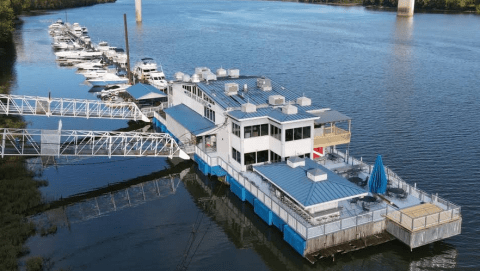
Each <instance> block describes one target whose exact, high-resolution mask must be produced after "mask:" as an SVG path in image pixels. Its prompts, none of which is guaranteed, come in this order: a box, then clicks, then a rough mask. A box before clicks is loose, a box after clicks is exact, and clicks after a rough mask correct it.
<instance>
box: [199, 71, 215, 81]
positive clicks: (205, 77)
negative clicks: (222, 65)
mask: <svg viewBox="0 0 480 271" xmlns="http://www.w3.org/2000/svg"><path fill="white" fill-rule="evenodd" d="M202 79H203V80H207V81H211V80H217V76H216V75H215V74H214V73H212V72H210V71H208V72H203V73H202Z"/></svg>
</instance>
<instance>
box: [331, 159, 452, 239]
mask: <svg viewBox="0 0 480 271" xmlns="http://www.w3.org/2000/svg"><path fill="white" fill-rule="evenodd" d="M333 152H334V153H335V154H337V155H339V156H341V157H342V158H343V159H344V160H345V163H347V164H351V165H360V167H361V168H362V170H363V169H368V173H371V172H372V170H373V167H372V166H371V165H368V164H366V163H364V162H363V161H360V160H358V159H355V158H354V157H352V156H348V157H347V155H345V154H344V153H343V152H340V151H338V150H334V151H333ZM384 169H385V174H386V175H387V179H388V182H389V186H390V187H392V188H401V189H403V190H404V191H405V192H406V193H407V194H409V195H411V196H413V197H416V198H418V199H419V200H420V201H422V202H425V203H427V202H428V203H432V204H434V205H436V206H438V207H440V208H441V209H442V211H440V212H438V213H435V214H430V215H425V216H422V217H418V218H412V217H410V216H408V215H406V214H404V213H401V210H398V209H397V208H395V207H393V206H387V207H388V209H387V211H386V213H387V215H388V217H389V218H390V219H392V220H394V221H396V222H397V223H399V224H400V225H402V226H404V227H405V228H407V229H410V230H418V229H422V228H426V227H430V226H433V225H437V224H440V223H444V222H448V221H451V220H455V219H457V218H459V217H460V216H461V207H460V206H457V205H455V204H453V203H451V202H449V201H447V200H445V199H442V198H440V197H439V196H437V195H434V194H429V193H427V192H425V191H423V190H420V189H418V188H417V187H415V186H411V185H410V184H408V183H407V182H405V181H404V180H403V179H402V178H400V176H398V175H397V174H396V173H395V172H394V171H393V170H391V169H390V168H388V167H387V166H384Z"/></svg>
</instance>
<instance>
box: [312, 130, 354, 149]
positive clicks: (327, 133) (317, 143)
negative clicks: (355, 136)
mask: <svg viewBox="0 0 480 271" xmlns="http://www.w3.org/2000/svg"><path fill="white" fill-rule="evenodd" d="M351 135H352V134H351V133H350V132H349V131H347V130H344V129H341V128H338V127H335V126H334V127H328V128H324V129H323V134H322V135H315V138H314V141H313V146H314V148H318V147H327V146H334V145H341V144H348V143H350V138H351Z"/></svg>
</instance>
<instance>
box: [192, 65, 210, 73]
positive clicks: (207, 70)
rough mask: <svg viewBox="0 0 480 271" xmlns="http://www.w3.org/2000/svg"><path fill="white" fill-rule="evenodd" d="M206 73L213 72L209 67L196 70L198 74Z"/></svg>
mask: <svg viewBox="0 0 480 271" xmlns="http://www.w3.org/2000/svg"><path fill="white" fill-rule="evenodd" d="M204 72H211V71H210V69H209V68H207V67H197V68H195V73H196V74H202V73H204Z"/></svg>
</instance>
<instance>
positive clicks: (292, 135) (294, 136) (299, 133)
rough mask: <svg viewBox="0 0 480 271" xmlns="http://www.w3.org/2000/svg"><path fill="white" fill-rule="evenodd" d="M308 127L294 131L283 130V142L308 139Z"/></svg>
mask: <svg viewBox="0 0 480 271" xmlns="http://www.w3.org/2000/svg"><path fill="white" fill-rule="evenodd" d="M310 131H311V127H310V126H305V127H298V128H295V129H287V130H285V141H292V140H299V139H305V138H310Z"/></svg>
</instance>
